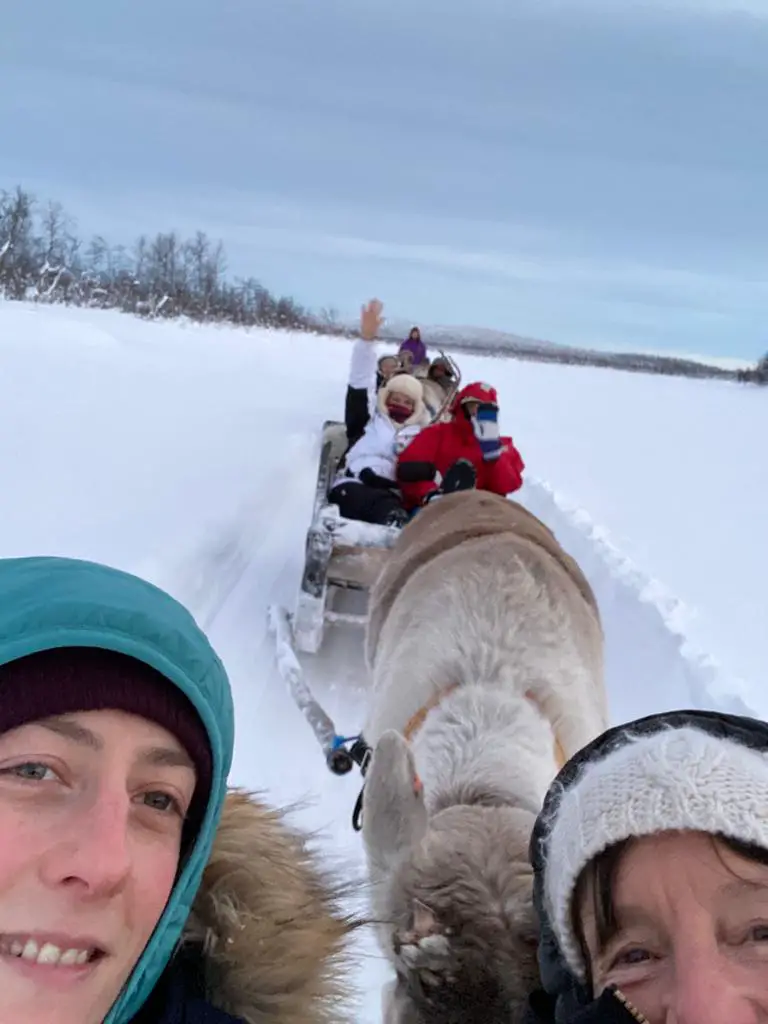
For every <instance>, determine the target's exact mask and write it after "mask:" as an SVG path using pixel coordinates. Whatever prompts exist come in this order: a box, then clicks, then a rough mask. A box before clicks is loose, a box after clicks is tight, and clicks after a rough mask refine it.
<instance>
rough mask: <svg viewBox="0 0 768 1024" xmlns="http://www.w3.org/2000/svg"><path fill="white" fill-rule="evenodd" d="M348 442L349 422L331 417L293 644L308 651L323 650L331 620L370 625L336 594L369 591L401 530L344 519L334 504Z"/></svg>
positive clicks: (326, 428)
mask: <svg viewBox="0 0 768 1024" xmlns="http://www.w3.org/2000/svg"><path fill="white" fill-rule="evenodd" d="M346 446H347V435H346V430H345V427H344V424H343V423H340V422H337V421H335V420H327V421H326V422H325V423H324V424H323V429H322V440H321V448H320V461H319V465H318V471H317V486H316V491H315V502H314V508H313V513H312V521H311V524H310V527H309V530H308V531H307V538H306V544H305V562H304V571H303V573H302V577H301V583H300V585H299V593H298V597H297V601H296V608H295V611H294V613H293V615H292V632H293V643H294V647H295V648H296V650H297V651H300V652H302V653H305V654H317V652H318V651H319V650H320V647H321V645H322V643H323V637H324V632H325V626H326V623H335V624H344V625H352V626H358V627H364V626H365V623H366V615H365V613H364V612H357V613H355V612H345V611H341V610H337V608H336V603H337V602H336V597H337V593H338V592H339V591H357V592H358V593H361V594H363V595H367V592H368V590H369V589H370V587H371V586H372V585H373V582H374V581H375V579H376V577H377V576H378V574H379V572H380V571H381V568H382V566H383V562H384V559H385V558H386V552H387V550H388V549H389V548H391V547H392V546H393V545H394V543H395V541H396V540H397V537H398V535H399V532H400V531H399V530H398V529H396V528H395V527H389V526H374V525H372V524H370V523H362V522H356V521H355V520H353V519H344V518H343V517H342V516H341V515H340V513H339V509H338V506H336V505H332V504H330V503H329V501H328V491H329V490H330V487H331V482H332V481H333V479H334V477H335V475H336V472H337V469H338V466H339V462H340V461H341V458H342V456H343V454H344V451H345V449H346Z"/></svg>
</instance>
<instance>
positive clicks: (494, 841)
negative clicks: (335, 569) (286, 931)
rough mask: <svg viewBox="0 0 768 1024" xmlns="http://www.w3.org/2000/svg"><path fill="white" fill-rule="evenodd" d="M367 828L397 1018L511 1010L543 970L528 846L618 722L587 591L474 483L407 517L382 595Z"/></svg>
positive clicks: (465, 1018) (549, 547)
mask: <svg viewBox="0 0 768 1024" xmlns="http://www.w3.org/2000/svg"><path fill="white" fill-rule="evenodd" d="M366 659H367V662H368V666H369V668H370V671H371V675H372V692H371V696H370V706H369V710H368V715H367V721H366V725H365V728H364V730H363V732H364V735H365V738H366V741H367V743H368V744H369V746H370V747H371V748H372V749H373V757H372V760H371V763H370V766H369V769H368V772H367V775H366V780H365V788H364V802H363V823H362V833H363V841H364V845H365V850H366V856H367V861H368V869H369V877H370V881H371V892H372V914H373V918H374V921H375V922H376V928H377V938H378V941H379V944H380V946H381V948H382V951H383V952H384V954H385V955H386V956H387V958H388V959H389V961H390V963H391V964H392V966H393V968H394V971H395V978H394V980H393V981H391V982H390V983H388V984H387V985H386V986H385V989H384V992H383V994H382V1000H383V1004H382V1005H383V1015H384V1020H385V1022H386V1024H433V1022H434V1024H438V1022H439V1024H454V1022H455V1024H470V1022H472V1021H478V1024H479V1022H480V1021H482V1022H483V1024H493V1022H499V1024H502V1022H503V1024H516V1022H518V1021H520V1020H521V1019H522V1015H523V1012H524V1009H525V1005H526V1001H527V997H528V995H529V993H530V991H531V990H532V989H533V988H534V987H535V985H536V982H537V966H536V949H537V941H538V934H537V924H536V919H535V915H534V910H533V902H532V871H531V867H530V864H529V860H528V846H529V841H530V836H531V831H532V828H533V823H534V820H535V818H536V815H537V813H538V812H539V810H540V808H541V805H542V801H543V797H544V794H545V792H546V790H547V788H548V787H549V785H550V783H551V782H552V779H553V777H554V776H555V774H556V772H557V770H558V768H559V767H560V766H562V764H563V763H564V762H565V760H566V759H567V758H569V757H570V756H571V755H572V754H574V753H575V752H576V751H577V750H578V749H580V748H581V747H582V746H584V745H585V744H586V743H587V742H589V741H590V740H592V739H593V738H594V737H595V736H597V735H598V734H599V733H601V732H602V731H603V730H604V729H605V728H606V727H607V724H608V714H607V707H606V696H605V689H604V682H603V632H602V626H601V621H600V615H599V612H598V607H597V603H596V600H595V597H594V594H593V592H592V589H591V587H590V585H589V583H588V582H587V580H586V578H585V577H584V575H583V574H582V572H581V570H580V569H579V567H578V565H577V564H576V563H575V562H574V561H573V559H571V558H570V557H569V556H568V555H567V554H566V553H565V551H564V550H563V549H562V548H561V547H560V545H559V543H558V542H557V540H556V538H555V537H554V535H553V534H552V533H551V532H550V531H549V530H548V529H547V528H546V527H545V526H544V524H543V523H542V522H541V521H540V520H539V519H537V518H536V517H535V516H533V515H532V514H531V513H529V512H527V511H526V510H525V509H524V508H523V506H522V505H519V504H517V503H515V502H512V501H509V500H507V499H504V498H500V497H498V496H496V495H492V494H488V493H484V492H477V491H470V492H463V493H459V494H453V495H446V496H444V497H441V498H439V499H437V500H436V501H434V502H431V503H430V505H428V506H427V507H426V508H425V509H423V510H422V511H420V512H419V514H418V515H417V516H416V518H415V519H414V520H413V521H412V522H411V523H410V524H409V525H408V526H406V528H405V529H404V530H403V533H402V535H401V537H400V538H399V540H398V543H397V545H396V546H395V548H394V549H393V551H392V552H391V556H390V558H389V560H388V561H387V563H386V565H385V567H384V569H383V571H382V573H381V575H380V577H379V579H378V581H377V582H376V584H375V586H374V587H373V589H372V591H371V596H370V603H369V623H368V627H367V633H366Z"/></svg>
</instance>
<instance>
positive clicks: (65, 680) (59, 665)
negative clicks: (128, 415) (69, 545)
mask: <svg viewBox="0 0 768 1024" xmlns="http://www.w3.org/2000/svg"><path fill="white" fill-rule="evenodd" d="M0 690H2V699H0V835H2V843H1V844H0V1020H3V1021H11V1020H13V1021H17V1020H18V1021H27V1020H28V1021H38V1022H41V1024H43V1022H45V1024H234V1022H246V1024H254V1022H256V1021H257V1020H258V1021H259V1022H265V1024H298V1022H299V1021H302V1022H314V1024H320V1022H324V1024H325V1022H328V1021H331V1020H333V1019H334V1015H335V1014H336V1012H337V1009H336V1008H337V1007H338V1006H339V1005H340V1003H341V1001H342V996H343V993H342V990H341V987H340V983H339V980H338V975H339V971H338V966H339V964H338V961H339V958H340V957H341V956H342V955H343V946H344V940H345V938H346V933H347V931H348V928H349V925H348V923H347V922H346V920H345V919H344V917H343V916H342V914H341V913H340V912H339V910H338V902H337V896H338V893H337V892H336V891H335V890H334V886H333V884H332V883H331V881H330V879H329V878H328V877H326V876H325V875H324V874H323V872H322V870H321V869H320V868H319V866H318V864H317V863H316V861H315V859H314V857H313V855H312V854H311V853H310V852H309V851H308V849H307V846H306V844H305V842H304V838H303V836H302V835H301V834H300V833H298V832H296V831H294V830H292V829H291V828H289V827H288V826H287V824H286V823H285V822H284V821H283V819H282V816H281V815H280V814H279V813H277V812H274V811H270V810H269V809H268V808H266V807H265V806H264V805H263V804H261V803H259V802H258V801H257V800H255V799H254V798H253V797H251V796H250V795H249V794H247V793H242V792H235V791H230V792H228V791H227V776H228V773H229V770H230V766H231V761H232V751H233V743H234V711H233V704H232V695H231V691H230V686H229V681H228V679H227V676H226V673H225V671H224V668H223V666H222V664H221V662H220V660H219V658H218V657H217V656H216V654H215V652H214V651H213V649H212V648H211V646H210V644H209V643H208V640H207V639H206V637H205V636H204V634H203V633H202V632H201V631H200V630H199V629H198V627H197V625H196V624H195V622H194V620H193V619H192V617H191V615H189V613H188V612H187V611H186V610H185V609H184V608H183V607H182V606H181V605H179V604H178V603H177V602H176V601H175V600H173V599H172V598H171V597H169V596H168V595H167V594H165V593H164V592H163V591H161V590H158V589H157V588H156V587H153V586H151V585H150V584H148V583H145V582H144V581H142V580H140V579H138V578H137V577H135V576H132V575H129V574H127V573H123V572H120V571H117V570H115V569H110V568H107V567H105V566H102V565H97V564H95V563H91V562H83V561H75V560H70V559H65V558H21V559H8V560H0ZM338 1012H339V1016H341V1012H340V1010H339V1011H338Z"/></svg>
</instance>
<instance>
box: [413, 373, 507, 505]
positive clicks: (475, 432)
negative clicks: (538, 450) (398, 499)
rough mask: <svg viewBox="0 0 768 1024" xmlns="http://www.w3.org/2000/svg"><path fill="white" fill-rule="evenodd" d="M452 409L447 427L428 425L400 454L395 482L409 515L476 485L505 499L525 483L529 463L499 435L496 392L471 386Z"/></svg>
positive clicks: (482, 385)
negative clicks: (442, 498)
mask: <svg viewBox="0 0 768 1024" xmlns="http://www.w3.org/2000/svg"><path fill="white" fill-rule="evenodd" d="M450 411H451V419H450V421H449V422H448V423H435V424H433V425H432V426H430V427H426V428H425V429H424V430H422V431H421V433H420V434H418V435H417V436H416V437H415V438H414V439H413V441H411V443H410V444H409V445H407V447H406V448H404V449H403V451H402V452H401V453H400V456H399V458H398V464H397V482H398V483H399V485H400V490H401V492H402V495H403V504H404V506H405V508H406V509H407V510H409V511H411V510H413V509H416V508H419V507H420V506H421V505H424V504H426V502H428V501H431V500H432V499H433V498H436V497H439V495H441V494H447V493H450V492H452V491H461V490H468V489H470V488H473V487H477V488H478V489H480V490H483V491H492V492H493V493H494V494H501V495H507V494H511V493H512V492H513V491H516V490H518V489H519V488H520V487H522V485H523V470H524V469H525V463H524V462H523V460H522V458H521V456H520V452H518V450H517V448H515V446H514V444H513V443H512V438H511V437H502V436H501V434H500V431H499V419H498V417H499V402H498V396H497V394H496V389H495V388H493V387H491V385H490V384H484V383H482V382H480V381H476V382H474V383H472V384H467V386H466V387H465V388H462V389H461V391H459V393H458V394H457V395H456V397H455V398H454V400H453V402H452V404H451V410H450ZM438 477H439V480H438Z"/></svg>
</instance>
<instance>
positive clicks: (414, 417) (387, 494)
mask: <svg viewBox="0 0 768 1024" xmlns="http://www.w3.org/2000/svg"><path fill="white" fill-rule="evenodd" d="M428 422H429V413H428V412H427V410H426V407H425V405H424V400H423V398H422V387H421V383H420V382H419V381H418V380H416V378H415V377H412V376H410V375H408V374H397V375H396V376H394V377H390V379H389V380H388V381H387V382H386V384H385V385H384V386H383V387H382V388H381V389H380V391H379V394H378V397H377V400H376V409H375V411H374V414H373V416H372V417H371V419H370V420H369V422H368V424H367V425H366V427H365V430H364V432H363V436H362V437H361V438H360V439H359V440H358V441H356V442H355V444H353V445H352V447H351V448H350V449H349V451H348V452H347V454H346V459H345V465H344V468H343V469H340V470H339V472H338V474H337V476H336V479H335V480H334V482H333V486H332V487H331V490H330V491H329V493H328V500H329V501H330V502H331V503H332V504H334V505H338V506H339V511H340V512H341V514H342V516H344V518H345V519H359V520H362V521H363V522H365V523H377V524H379V525H382V526H403V525H404V524H405V523H406V522H407V520H408V513H407V512H406V511H405V509H404V508H403V502H402V496H401V494H400V488H399V487H398V485H397V481H396V480H395V470H396V466H397V455H398V452H400V451H401V450H402V449H403V448H404V447H405V445H407V444H408V442H409V441H410V440H411V439H412V438H413V437H415V435H416V434H417V433H418V432H419V430H421V429H422V427H423V426H424V425H425V424H427V423H428Z"/></svg>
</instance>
